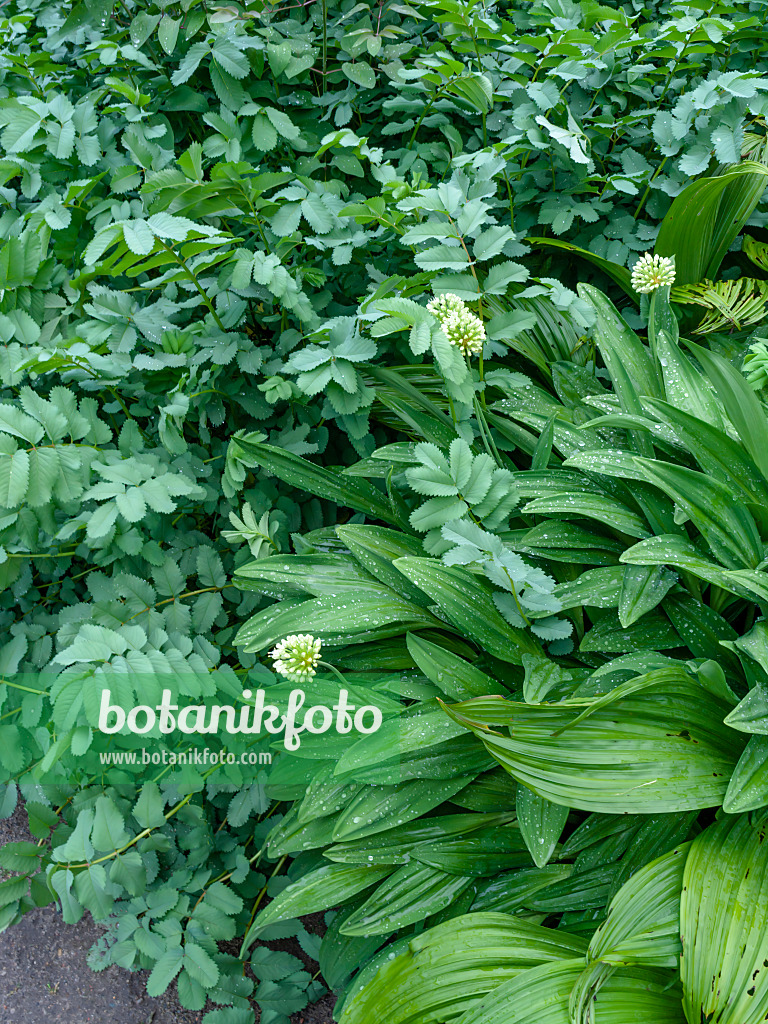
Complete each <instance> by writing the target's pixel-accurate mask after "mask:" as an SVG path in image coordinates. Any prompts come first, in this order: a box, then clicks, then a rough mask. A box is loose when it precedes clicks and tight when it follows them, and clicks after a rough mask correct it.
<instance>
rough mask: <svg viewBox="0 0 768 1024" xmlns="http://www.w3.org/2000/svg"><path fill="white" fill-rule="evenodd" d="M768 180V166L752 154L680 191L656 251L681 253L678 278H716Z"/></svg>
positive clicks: (677, 260)
mask: <svg viewBox="0 0 768 1024" xmlns="http://www.w3.org/2000/svg"><path fill="white" fill-rule="evenodd" d="M766 185H768V167H766V166H765V165H764V164H760V163H756V162H755V161H752V160H744V161H743V162H742V163H740V164H737V165H735V166H733V167H729V168H728V170H726V171H725V172H724V173H723V174H719V175H715V176H713V177H711V178H699V179H698V181H694V182H692V183H691V184H690V185H688V186H687V188H684V189H683V191H682V192H681V193H680V195H679V196H677V197H676V198H675V200H674V202H673V203H672V206H671V207H670V209H669V211H668V212H667V215H666V216H665V217H664V220H663V221H662V223H661V228H660V229H659V234H658V237H657V239H656V252H657V253H658V254H659V255H661V256H674V257H675V273H676V283H677V284H678V285H685V284H696V283H697V282H698V281H701V280H702V278H705V277H709V278H712V279H714V278H715V277H716V275H717V271H718V269H719V267H720V264H721V262H722V260H723V257H724V256H725V254H726V253H727V252H728V249H729V247H730V245H731V242H732V241H733V240H734V238H736V236H737V235H738V234H739V232H740V231H741V229H742V228H743V227H744V225H745V224H746V223H747V221H748V220H749V218H750V216H751V214H752V211H753V210H754V208H755V207H756V206H757V204H758V202H759V201H760V197H761V196H762V194H763V192H764V191H765V187H766Z"/></svg>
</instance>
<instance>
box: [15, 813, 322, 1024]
mask: <svg viewBox="0 0 768 1024" xmlns="http://www.w3.org/2000/svg"><path fill="white" fill-rule="evenodd" d="M29 838H31V837H30V835H29V833H28V831H27V828H26V814H25V813H24V810H23V808H21V807H19V808H17V809H16V811H15V812H14V814H13V815H12V816H11V817H10V818H6V819H5V820H2V821H0V846H4V845H5V843H11V842H18V841H20V840H24V839H29ZM100 934H101V929H100V928H99V927H98V926H97V925H96V924H95V923H94V922H93V920H92V919H91V918H90V916H89V915H86V916H85V917H84V918H83V919H82V921H80V923H79V924H77V925H67V924H64V922H63V921H62V919H61V917H60V915H59V914H58V912H57V911H56V910H55V909H54V908H53V907H43V908H41V909H39V910H34V911H31V912H30V913H28V914H25V915H24V917H23V918H22V920H21V921H20V922H19V924H17V925H14V926H13V927H12V928H9V929H8V930H7V931H5V932H3V933H1V934H0V1021H2V1024H41V1022H44V1024H200V1021H202V1019H203V1012H196V1011H192V1010H185V1009H184V1007H183V1006H182V1005H181V1004H180V1003H179V1001H178V999H177V997H176V987H175V985H173V986H171V988H170V989H168V991H167V992H166V993H165V994H164V995H163V996H160V997H159V998H157V999H150V998H149V996H147V993H146V987H145V986H146V977H147V972H145V971H142V972H138V973H130V972H129V971H124V970H121V969H120V968H119V967H108V968H107V969H106V970H104V971H100V972H99V973H98V974H97V973H94V972H93V971H92V970H91V969H90V967H89V966H88V964H87V963H86V959H85V958H86V955H87V953H88V950H89V949H90V947H91V946H92V945H93V943H94V942H95V941H96V940H97V939H98V937H99V935H100ZM296 952H297V953H298V952H300V951H299V950H298V949H297V950H296ZM333 1002H334V1000H333V997H332V996H326V997H325V999H322V1000H321V1001H320V1002H319V1003H317V1004H316V1005H315V1006H310V1007H308V1008H307V1009H306V1010H302V1011H301V1012H299V1013H296V1014H294V1015H293V1017H291V1021H293V1022H294V1024H333V1015H332V1008H333ZM212 1008H213V1007H211V1006H209V1007H208V1009H212ZM258 1019H259V1014H258V1010H257V1012H256V1020H257V1021H258Z"/></svg>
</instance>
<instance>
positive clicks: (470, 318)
mask: <svg viewBox="0 0 768 1024" xmlns="http://www.w3.org/2000/svg"><path fill="white" fill-rule="evenodd" d="M441 326H442V328H443V334H444V335H445V336H446V338H447V339H448V341H450V343H451V344H452V345H455V346H456V348H460V349H461V351H462V353H463V354H464V355H465V356H471V355H477V354H478V353H480V352H482V351H483V341H485V328H484V327H483V321H482V320H481V319H480V317H478V316H475V314H474V313H471V312H470V311H469V310H468V309H463V310H461V311H460V312H458V313H449V314H448V316H447V317H446V318H445V320H443V322H442V324H441Z"/></svg>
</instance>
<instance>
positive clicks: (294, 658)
mask: <svg viewBox="0 0 768 1024" xmlns="http://www.w3.org/2000/svg"><path fill="white" fill-rule="evenodd" d="M322 646H323V642H322V640H316V639H315V638H314V637H313V636H311V635H310V634H309V633H294V634H293V635H292V636H287V637H286V638H285V640H281V641H280V643H279V644H277V645H276V646H275V647H274V648H273V649H272V650H271V651H270V652H269V656H270V658H272V660H273V661H274V663H275V672H278V673H279V674H280V675H281V676H285V678H286V679H290V681H291V682H292V683H306V682H308V681H309V680H310V679H312V677H313V676H314V675H315V674H316V672H317V665H318V662H319V661H320V649H321V648H322Z"/></svg>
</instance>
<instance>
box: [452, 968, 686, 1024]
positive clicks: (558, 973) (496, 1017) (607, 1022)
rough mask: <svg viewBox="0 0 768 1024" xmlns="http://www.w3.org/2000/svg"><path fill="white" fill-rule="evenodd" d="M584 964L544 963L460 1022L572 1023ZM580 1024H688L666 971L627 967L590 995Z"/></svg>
mask: <svg viewBox="0 0 768 1024" xmlns="http://www.w3.org/2000/svg"><path fill="white" fill-rule="evenodd" d="M583 972H584V964H583V962H582V961H581V960H566V961H562V962H560V963H548V964H542V965H541V966H540V967H533V968H531V970H529V971H525V972H524V973H522V974H518V975H517V976H516V977H514V978H512V979H511V980H510V981H505V982H504V984H503V985H500V986H499V987H498V988H496V989H494V991H493V992H491V993H490V994H489V995H488V996H487V997H486V998H485V999H483V1001H482V1002H481V1003H480V1005H479V1006H477V1007H473V1009H472V1010H470V1011H468V1012H466V1013H464V1014H463V1015H462V1016H461V1017H460V1018H459V1020H458V1021H457V1022H456V1024H533V1022H534V1021H535V1022H536V1024H572V1021H573V1020H574V1018H572V1016H571V1012H570V1001H571V993H572V991H573V989H574V987H575V986H576V985H577V984H578V983H579V980H580V978H581V976H582V974H583ZM581 1011H582V1016H581V1017H580V1018H579V1019H578V1024H586V1022H591V1021H594V1022H595V1024H651V1022H653V1024H684V1021H685V1018H684V1017H683V1013H682V1008H681V1006H680V993H679V989H678V988H677V987H670V985H669V976H668V974H667V973H666V972H662V971H656V970H652V969H647V968H646V969H643V968H628V969H626V970H623V971H617V972H616V973H614V974H611V975H610V977H608V978H607V980H605V981H604V983H603V984H602V985H601V986H600V987H599V988H598V989H596V990H594V991H590V993H589V994H588V996H587V998H586V1000H585V1005H582V1007H581Z"/></svg>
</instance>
